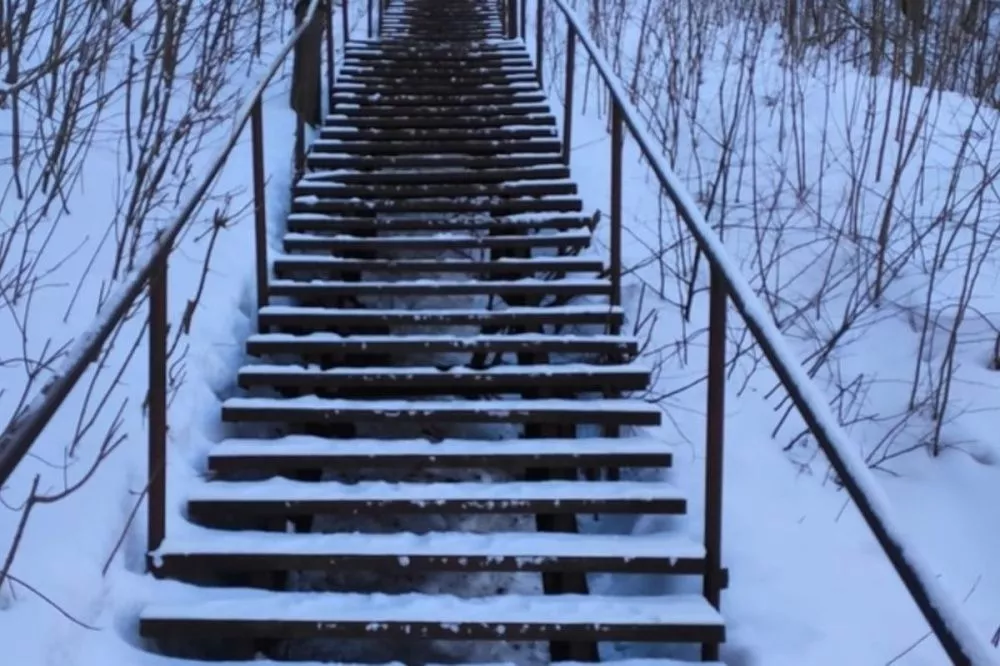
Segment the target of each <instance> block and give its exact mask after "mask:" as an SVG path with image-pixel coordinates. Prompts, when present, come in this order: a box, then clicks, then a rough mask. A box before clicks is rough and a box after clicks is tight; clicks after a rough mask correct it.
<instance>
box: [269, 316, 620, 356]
mask: <svg viewBox="0 0 1000 666" xmlns="http://www.w3.org/2000/svg"><path fill="white" fill-rule="evenodd" d="M257 317H258V322H259V324H260V326H261V327H262V328H271V329H276V328H277V329H282V328H284V329H288V328H291V327H299V328H303V329H323V328H335V327H340V326H381V325H386V326H393V327H395V326H406V327H415V326H420V327H424V326H427V327H446V326H447V327H457V326H462V327H466V326H475V327H494V326H503V327H505V326H511V325H514V324H517V325H521V326H526V327H528V326H530V327H535V326H551V325H559V326H569V325H594V324H597V325H611V326H620V325H622V323H623V322H624V319H625V312H624V310H623V309H622V308H620V307H617V306H616V307H610V306H607V305H561V306H557V307H548V308H546V307H539V308H529V307H518V308H507V309H505V310H483V309H480V308H449V309H433V310H431V309H428V310H409V309H406V310H403V309H399V310H395V309H391V308H390V309H378V308H374V309H359V308H352V309H348V308H313V307H305V306H289V305H267V306H265V307H263V308H261V309H260V311H259V312H258V315H257ZM505 337H506V336H505ZM550 337H551V336H550ZM466 339H467V338H466ZM266 340H267V339H265V340H260V339H259V338H257V341H258V342H266ZM637 346H638V344H637V343H636V342H635V340H633V341H632V347H631V348H632V349H634V348H636V347H637Z"/></svg>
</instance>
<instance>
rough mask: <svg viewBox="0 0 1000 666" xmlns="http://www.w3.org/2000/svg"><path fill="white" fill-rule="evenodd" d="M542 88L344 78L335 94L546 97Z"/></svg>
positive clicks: (516, 83) (529, 83)
mask: <svg viewBox="0 0 1000 666" xmlns="http://www.w3.org/2000/svg"><path fill="white" fill-rule="evenodd" d="M544 94H545V93H543V92H542V89H541V88H540V87H539V86H538V83H537V82H533V81H508V82H506V83H501V84H473V83H465V84H462V85H457V84H455V83H437V84H435V83H434V82H432V81H424V82H421V81H419V80H412V81H400V82H397V83H384V82H379V81H352V80H350V79H342V80H340V81H338V82H337V88H336V93H335V95H345V96H346V95H358V96H362V97H379V98H382V97H388V98H390V99H392V98H395V97H406V98H410V97H417V98H420V97H453V96H459V97H461V98H462V99H469V98H475V97H479V96H486V97H492V96H496V95H504V96H518V97H520V96H525V95H528V96H532V97H544Z"/></svg>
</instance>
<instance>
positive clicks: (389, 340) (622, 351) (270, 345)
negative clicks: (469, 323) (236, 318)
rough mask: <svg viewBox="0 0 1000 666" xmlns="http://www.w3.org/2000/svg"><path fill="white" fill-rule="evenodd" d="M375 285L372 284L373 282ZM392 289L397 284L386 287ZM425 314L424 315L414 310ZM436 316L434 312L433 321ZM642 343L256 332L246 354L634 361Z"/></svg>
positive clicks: (607, 338) (526, 336)
mask: <svg viewBox="0 0 1000 666" xmlns="http://www.w3.org/2000/svg"><path fill="white" fill-rule="evenodd" d="M369 284H370V283H369ZM386 284H392V283H386ZM373 312H375V311H373ZM414 312H415V313H420V312H421V311H420V310H415V311H414ZM433 313H434V311H431V315H430V316H433ZM638 349H639V342H638V340H636V339H635V338H634V337H632V336H623V335H573V334H568V333H567V334H559V335H555V334H552V335H548V334H544V333H520V334H516V335H514V334H510V335H469V336H457V335H352V336H350V337H344V336H340V335H337V334H336V333H324V332H316V333H309V334H307V335H292V334H288V333H257V334H254V335H251V336H250V337H249V338H247V352H248V353H249V354H251V355H254V356H261V355H270V354H296V355H301V356H327V355H336V354H351V355H359V354H368V355H375V354H414V353H419V352H425V353H446V352H466V353H484V352H491V353H498V354H515V353H518V352H531V353H534V354H617V355H622V356H629V357H631V356H634V355H635V354H636V353H638Z"/></svg>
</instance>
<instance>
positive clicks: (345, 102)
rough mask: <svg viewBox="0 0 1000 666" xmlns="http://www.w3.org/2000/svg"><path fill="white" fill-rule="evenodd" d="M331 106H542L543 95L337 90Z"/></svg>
mask: <svg viewBox="0 0 1000 666" xmlns="http://www.w3.org/2000/svg"><path fill="white" fill-rule="evenodd" d="M332 101H333V104H334V105H335V106H336V107H341V106H355V107H360V108H369V107H381V108H389V109H396V108H402V107H418V108H419V110H421V111H423V110H425V109H434V108H447V107H457V108H466V109H467V108H469V107H474V106H500V105H508V104H510V105H516V104H544V103H545V101H546V97H545V93H542V92H530V91H519V90H500V89H497V90H495V91H489V92H478V91H471V90H470V91H465V90H462V91H455V90H452V91H451V92H450V93H446V92H441V93H436V94H414V93H399V94H388V93H385V94H378V93H366V92H363V91H356V92H350V91H344V92H340V91H339V90H338V91H336V92H334V93H333V100H332Z"/></svg>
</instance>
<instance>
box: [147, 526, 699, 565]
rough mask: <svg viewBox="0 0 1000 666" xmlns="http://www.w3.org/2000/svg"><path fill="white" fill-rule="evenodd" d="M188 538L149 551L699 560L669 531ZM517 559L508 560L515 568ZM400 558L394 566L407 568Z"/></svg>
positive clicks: (687, 542)
mask: <svg viewBox="0 0 1000 666" xmlns="http://www.w3.org/2000/svg"><path fill="white" fill-rule="evenodd" d="M185 531H188V532H192V533H193V534H191V535H190V536H186V537H185V536H181V537H179V538H178V537H169V536H168V537H167V539H166V540H165V541H164V542H163V544H162V545H161V546H160V548H158V549H157V551H156V552H155V553H153V554H152V555H153V558H154V563H155V561H156V560H160V559H166V558H170V557H181V556H187V557H192V556H216V557H224V556H226V555H241V556H258V557H282V556H285V557H295V556H299V557H306V556H314V557H331V558H346V557H365V556H368V557H391V558H394V559H397V560H398V559H405V560H410V559H418V558H431V557H436V558H449V559H455V560H457V559H462V558H470V559H471V558H480V559H495V560H505V559H511V560H515V561H516V560H522V562H521V563H520V564H521V566H519V567H518V568H524V569H526V570H530V569H531V568H532V567H531V565H532V562H531V560H550V561H551V560H560V559H564V560H565V559H592V560H599V559H605V560H610V559H643V560H647V561H657V560H659V561H662V560H675V561H676V560H688V561H691V562H697V561H698V560H702V559H703V558H704V557H705V548H704V546H702V544H700V543H698V542H696V541H694V540H692V539H690V538H688V537H686V536H684V535H682V534H677V533H673V532H663V533H658V534H641V535H634V536H625V535H620V534H558V533H551V532H549V533H546V532H508V533H503V532H500V533H489V534H482V533H479V534H477V533H474V532H430V533H424V534H415V533H412V532H397V533H393V534H370V533H364V532H351V533H332V534H331V533H327V534H303V533H298V534H296V533H275V532H252V531H245V532H232V531H225V532H224V531H221V530H219V531H216V530H208V529H198V528H196V527H194V526H190V527H186V528H185ZM517 564H518V563H517V562H515V565H517ZM407 565H408V563H405V562H404V563H403V564H402V566H404V567H405V566H407Z"/></svg>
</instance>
